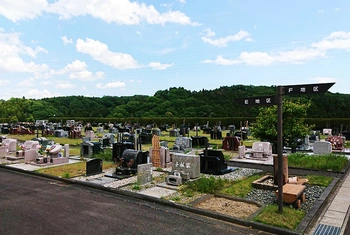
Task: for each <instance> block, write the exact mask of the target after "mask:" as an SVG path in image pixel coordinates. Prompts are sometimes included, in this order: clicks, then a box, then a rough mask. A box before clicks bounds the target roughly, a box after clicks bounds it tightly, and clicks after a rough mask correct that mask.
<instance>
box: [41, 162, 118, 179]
mask: <svg viewBox="0 0 350 235" xmlns="http://www.w3.org/2000/svg"><path fill="white" fill-rule="evenodd" d="M113 167H116V165H115V164H114V163H113V162H103V165H102V169H103V170H105V169H110V168H113ZM36 172H39V173H42V174H47V175H53V176H56V177H62V178H73V177H77V176H83V175H85V174H86V162H85V161H82V162H77V163H73V164H66V165H62V166H53V167H48V168H43V169H39V170H36Z"/></svg>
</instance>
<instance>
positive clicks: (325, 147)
mask: <svg viewBox="0 0 350 235" xmlns="http://www.w3.org/2000/svg"><path fill="white" fill-rule="evenodd" d="M313 153H314V154H328V153H332V144H331V143H330V142H328V141H315V143H314V145H313Z"/></svg>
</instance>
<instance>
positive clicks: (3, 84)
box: [0, 80, 10, 86]
mask: <svg viewBox="0 0 350 235" xmlns="http://www.w3.org/2000/svg"><path fill="white" fill-rule="evenodd" d="M8 84H10V81H9V80H0V86H6V85H8Z"/></svg>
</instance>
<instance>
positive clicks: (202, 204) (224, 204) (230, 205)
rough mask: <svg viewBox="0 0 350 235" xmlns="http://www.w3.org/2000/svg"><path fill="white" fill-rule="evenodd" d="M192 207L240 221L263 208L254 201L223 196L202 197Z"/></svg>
mask: <svg viewBox="0 0 350 235" xmlns="http://www.w3.org/2000/svg"><path fill="white" fill-rule="evenodd" d="M192 205H193V206H194V207H197V208H200V209H204V210H210V211H213V212H216V213H220V214H224V215H228V216H232V217H236V218H241V219H248V218H249V217H251V216H252V215H255V214H257V213H258V212H260V211H261V208H262V207H263V206H262V205H261V204H259V203H256V202H254V201H250V200H245V199H241V198H234V197H230V196H225V195H209V196H204V197H202V198H199V199H197V200H196V201H195V202H193V203H192Z"/></svg>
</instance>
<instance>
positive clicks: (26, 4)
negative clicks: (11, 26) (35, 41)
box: [0, 0, 48, 22]
mask: <svg viewBox="0 0 350 235" xmlns="http://www.w3.org/2000/svg"><path fill="white" fill-rule="evenodd" d="M47 6H48V3H47V1H46V0H25V1H18V0H17V1H16V0H2V1H1V4H0V15H3V16H5V17H6V18H7V19H9V20H11V21H13V22H17V21H19V20H24V19H34V18H36V17H37V16H40V15H41V14H42V12H43V11H45V9H46V7H47Z"/></svg>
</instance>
